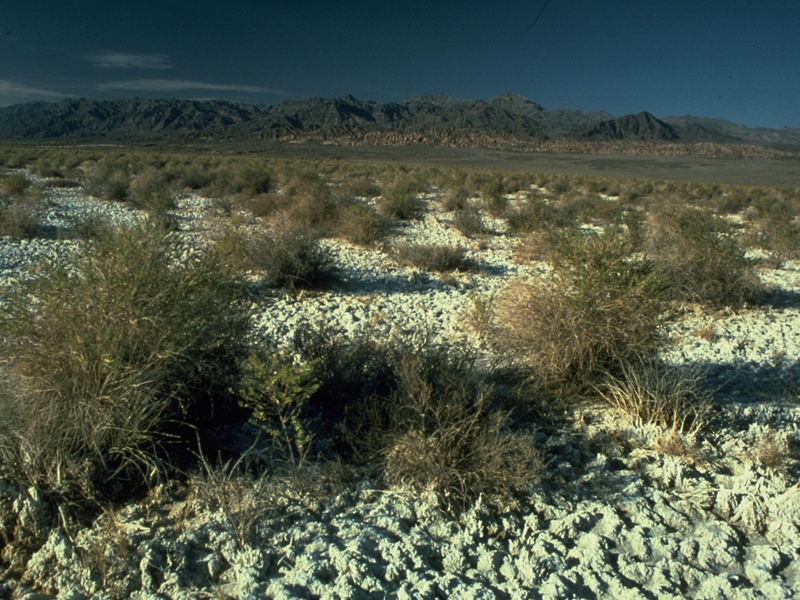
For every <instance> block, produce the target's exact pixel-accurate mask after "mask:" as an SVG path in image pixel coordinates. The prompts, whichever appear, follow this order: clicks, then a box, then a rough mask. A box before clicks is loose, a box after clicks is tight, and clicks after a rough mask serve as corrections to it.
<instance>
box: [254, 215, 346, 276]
mask: <svg viewBox="0 0 800 600" xmlns="http://www.w3.org/2000/svg"><path fill="white" fill-rule="evenodd" d="M249 261H250V265H251V266H252V268H254V269H256V270H258V271H260V272H261V273H263V274H264V279H265V281H266V282H267V283H268V284H269V285H272V286H275V287H280V288H285V289H288V290H297V289H299V288H305V287H313V286H315V285H319V284H320V283H322V282H323V281H324V280H325V279H327V278H328V277H329V276H330V265H331V254H330V252H329V251H328V250H327V248H326V247H324V246H323V245H322V244H321V243H320V239H319V237H318V236H317V235H315V234H314V233H313V232H311V231H309V230H308V229H306V228H305V227H298V226H297V225H296V224H294V223H291V222H280V223H278V224H276V225H275V226H274V227H273V228H272V230H271V231H270V232H268V233H267V234H266V235H263V236H260V237H259V236H256V237H255V238H254V243H253V245H252V246H251V254H250V258H249Z"/></svg>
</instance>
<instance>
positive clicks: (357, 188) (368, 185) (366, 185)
mask: <svg viewBox="0 0 800 600" xmlns="http://www.w3.org/2000/svg"><path fill="white" fill-rule="evenodd" d="M339 189H340V191H341V193H343V194H345V195H347V196H355V197H357V198H377V197H378V196H380V195H381V191H382V190H381V186H380V184H379V183H377V182H375V181H373V180H372V179H370V178H369V177H367V176H360V177H356V178H354V179H348V180H346V181H345V182H344V183H342V185H341V187H340V188H339Z"/></svg>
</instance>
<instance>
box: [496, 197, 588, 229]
mask: <svg viewBox="0 0 800 600" xmlns="http://www.w3.org/2000/svg"><path fill="white" fill-rule="evenodd" d="M575 218H576V215H575V214H574V213H572V212H570V211H569V210H566V209H565V207H564V206H562V205H557V204H554V203H552V202H549V201H548V200H545V199H544V198H542V197H540V196H536V195H533V194H529V195H528V196H527V197H526V198H525V200H524V201H523V202H522V203H521V204H520V205H519V206H518V207H516V208H514V209H513V210H510V211H508V213H507V214H506V219H507V220H508V227H509V229H510V230H511V232H512V233H515V234H523V233H530V232H533V231H543V230H548V229H552V228H554V227H555V228H563V227H570V226H574V225H575V223H576V220H575Z"/></svg>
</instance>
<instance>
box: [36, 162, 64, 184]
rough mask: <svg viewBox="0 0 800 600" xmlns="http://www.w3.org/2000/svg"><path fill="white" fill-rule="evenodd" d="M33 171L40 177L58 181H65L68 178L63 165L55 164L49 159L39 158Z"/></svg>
mask: <svg viewBox="0 0 800 600" xmlns="http://www.w3.org/2000/svg"><path fill="white" fill-rule="evenodd" d="M32 170H33V172H34V173H36V174H37V175H39V176H40V177H48V178H58V179H63V178H64V177H66V171H65V169H64V168H63V167H62V166H61V165H58V164H54V163H53V161H52V160H50V159H49V158H44V157H42V158H39V160H38V161H36V164H35V165H34V167H33V169H32Z"/></svg>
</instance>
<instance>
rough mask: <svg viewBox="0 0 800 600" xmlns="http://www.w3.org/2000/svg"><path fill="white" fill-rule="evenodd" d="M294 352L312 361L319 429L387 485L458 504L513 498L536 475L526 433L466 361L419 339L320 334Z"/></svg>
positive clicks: (537, 460)
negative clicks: (376, 470) (514, 426)
mask: <svg viewBox="0 0 800 600" xmlns="http://www.w3.org/2000/svg"><path fill="white" fill-rule="evenodd" d="M297 347H298V349H299V351H300V354H301V355H302V356H303V358H304V359H305V360H308V361H313V362H314V363H315V364H316V365H317V369H318V371H317V373H318V381H319V382H320V387H319V389H318V391H317V392H316V394H315V395H314V396H313V397H312V398H311V401H310V403H311V405H312V406H316V407H317V408H318V410H319V411H320V415H321V418H320V430H321V431H325V432H332V431H333V432H336V444H335V447H336V449H337V451H338V452H339V453H340V455H342V456H344V457H346V458H347V459H348V460H351V461H354V462H372V463H375V464H377V465H379V466H380V467H382V470H383V473H384V476H385V479H386V481H387V483H389V484H391V485H404V486H410V487H411V488H413V489H415V490H419V491H423V490H424V491H432V492H434V493H436V494H438V495H439V497H440V498H441V499H442V500H443V502H444V503H445V504H447V505H449V506H450V507H451V508H463V507H464V506H466V505H467V504H469V502H471V501H473V500H475V499H476V498H477V497H478V496H481V495H482V496H483V497H484V498H485V499H487V500H488V501H496V502H498V503H501V502H507V501H511V500H512V499H513V497H514V495H515V493H517V492H520V491H525V490H526V489H527V487H528V486H529V485H530V484H531V483H532V482H535V481H536V479H537V477H538V476H539V475H540V471H541V465H542V461H541V455H540V453H539V451H538V450H537V449H536V447H535V446H534V442H533V437H532V436H531V435H530V434H528V433H524V432H514V431H512V430H511V429H510V427H509V424H508V421H507V418H506V415H505V414H504V413H502V412H500V411H498V409H497V408H496V406H495V398H494V395H493V388H492V387H491V386H490V385H488V384H487V383H486V376H485V374H483V373H481V372H480V371H478V369H477V368H476V366H475V357H474V356H473V355H471V354H469V353H466V352H464V351H463V350H461V349H459V348H453V347H447V346H441V345H436V344H433V343H431V342H430V341H426V340H416V341H414V340H392V341H390V342H383V343H379V342H376V341H374V340H370V339H368V338H366V337H364V338H357V339H354V340H344V339H341V338H339V337H335V336H330V335H326V333H325V332H324V331H310V332H309V331H306V332H305V333H302V334H301V335H300V336H299V342H298V345H297Z"/></svg>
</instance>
